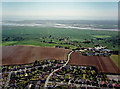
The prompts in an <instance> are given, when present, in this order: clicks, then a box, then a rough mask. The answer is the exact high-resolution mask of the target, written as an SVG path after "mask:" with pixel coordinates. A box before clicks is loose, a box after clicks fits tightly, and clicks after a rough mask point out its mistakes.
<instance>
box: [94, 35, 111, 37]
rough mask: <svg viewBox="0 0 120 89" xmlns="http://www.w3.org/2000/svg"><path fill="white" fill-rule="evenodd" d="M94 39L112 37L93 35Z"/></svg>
mask: <svg viewBox="0 0 120 89" xmlns="http://www.w3.org/2000/svg"><path fill="white" fill-rule="evenodd" d="M93 37H95V38H109V37H111V36H107V35H93Z"/></svg>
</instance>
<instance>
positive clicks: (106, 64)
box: [69, 52, 120, 74]
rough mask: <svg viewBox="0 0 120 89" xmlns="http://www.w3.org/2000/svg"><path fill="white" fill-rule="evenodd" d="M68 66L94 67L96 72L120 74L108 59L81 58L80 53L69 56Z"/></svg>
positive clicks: (100, 57) (96, 57)
mask: <svg viewBox="0 0 120 89" xmlns="http://www.w3.org/2000/svg"><path fill="white" fill-rule="evenodd" d="M69 64H70V65H83V66H96V67H97V69H98V72H102V73H114V74H118V73H120V70H119V69H118V67H117V66H116V65H115V64H114V62H113V61H112V60H111V59H110V58H109V57H102V56H82V55H81V53H80V52H73V53H72V54H71V56H70V61H69Z"/></svg>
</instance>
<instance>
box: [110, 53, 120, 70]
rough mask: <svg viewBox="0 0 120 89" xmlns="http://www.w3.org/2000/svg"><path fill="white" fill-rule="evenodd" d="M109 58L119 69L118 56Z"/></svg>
mask: <svg viewBox="0 0 120 89" xmlns="http://www.w3.org/2000/svg"><path fill="white" fill-rule="evenodd" d="M110 58H111V59H112V60H113V62H114V63H115V64H116V65H117V66H118V67H119V69H120V66H119V60H118V58H119V57H118V55H111V56H110Z"/></svg>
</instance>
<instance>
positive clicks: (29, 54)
mask: <svg viewBox="0 0 120 89" xmlns="http://www.w3.org/2000/svg"><path fill="white" fill-rule="evenodd" d="M69 51H70V50H66V49H62V48H50V47H35V46H3V47H2V64H3V65H12V64H25V63H31V62H34V61H35V60H43V59H56V60H66V59H67V54H68V52H69Z"/></svg>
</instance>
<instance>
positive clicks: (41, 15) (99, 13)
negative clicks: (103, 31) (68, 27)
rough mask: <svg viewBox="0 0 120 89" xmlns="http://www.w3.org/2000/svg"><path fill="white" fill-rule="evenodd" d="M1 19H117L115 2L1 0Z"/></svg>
mask: <svg viewBox="0 0 120 89" xmlns="http://www.w3.org/2000/svg"><path fill="white" fill-rule="evenodd" d="M2 18H3V20H4V19H5V20H117V19H118V3H117V2H3V3H2Z"/></svg>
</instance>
